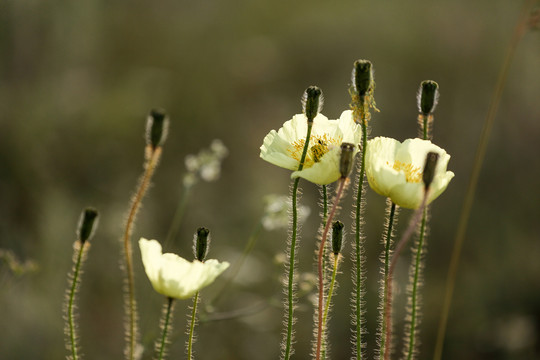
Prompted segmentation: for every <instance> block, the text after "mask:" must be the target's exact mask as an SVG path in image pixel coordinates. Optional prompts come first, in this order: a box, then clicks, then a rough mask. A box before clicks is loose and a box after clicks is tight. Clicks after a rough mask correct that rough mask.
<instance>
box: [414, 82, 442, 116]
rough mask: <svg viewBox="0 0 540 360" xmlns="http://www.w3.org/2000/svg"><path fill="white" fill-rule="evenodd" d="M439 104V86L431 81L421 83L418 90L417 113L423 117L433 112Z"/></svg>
mask: <svg viewBox="0 0 540 360" xmlns="http://www.w3.org/2000/svg"><path fill="white" fill-rule="evenodd" d="M438 102H439V84H437V83H436V82H435V81H432V80H425V81H422V83H421V84H420V89H419V90H418V111H420V112H421V113H422V114H424V115H428V114H431V113H433V112H434V111H435V107H437V103H438Z"/></svg>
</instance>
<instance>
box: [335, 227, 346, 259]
mask: <svg viewBox="0 0 540 360" xmlns="http://www.w3.org/2000/svg"><path fill="white" fill-rule="evenodd" d="M344 227H345V225H343V223H342V222H341V221H336V222H334V223H333V224H332V251H333V252H334V255H338V254H339V253H340V252H341V245H342V244H343V228H344Z"/></svg>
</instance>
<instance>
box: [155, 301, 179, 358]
mask: <svg viewBox="0 0 540 360" xmlns="http://www.w3.org/2000/svg"><path fill="white" fill-rule="evenodd" d="M174 305H175V301H174V299H173V298H171V297H167V302H166V303H165V304H164V306H163V310H162V312H161V319H160V320H159V328H160V329H161V338H160V339H158V340H156V344H155V351H156V354H157V357H155V358H154V359H156V360H162V359H164V358H165V356H167V350H166V346H167V345H169V343H170V341H169V334H170V333H171V330H172V317H173V314H174Z"/></svg>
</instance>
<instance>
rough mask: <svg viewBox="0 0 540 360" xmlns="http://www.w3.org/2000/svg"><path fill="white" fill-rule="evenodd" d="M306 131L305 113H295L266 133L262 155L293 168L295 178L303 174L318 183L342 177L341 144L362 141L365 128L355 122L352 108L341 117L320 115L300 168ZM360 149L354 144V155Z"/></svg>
mask: <svg viewBox="0 0 540 360" xmlns="http://www.w3.org/2000/svg"><path fill="white" fill-rule="evenodd" d="M306 134H307V118H306V116H305V115H303V114H298V115H295V116H293V118H292V119H291V120H289V121H286V122H285V123H284V124H283V127H282V128H281V129H279V130H278V131H275V130H272V131H270V132H269V133H268V135H266V137H265V138H264V142H263V145H262V146H261V155H260V156H261V158H262V159H263V160H266V161H268V162H269V163H271V164H274V165H277V166H280V167H283V168H285V169H289V170H293V171H294V172H293V173H292V175H291V177H292V178H297V177H301V178H304V179H306V180H308V181H311V182H313V183H315V184H321V185H326V184H330V183H332V182H334V181H336V180H337V179H339V178H340V177H341V174H340V172H339V158H340V156H341V149H340V146H341V143H343V142H347V143H352V144H359V143H360V141H361V139H362V128H361V126H360V125H359V124H356V123H355V122H354V120H353V118H352V113H351V111H350V110H347V111H344V112H343V113H342V114H341V117H340V118H339V119H338V120H328V118H327V117H326V116H324V115H322V114H318V115H317V116H316V117H315V119H314V120H313V127H312V129H311V137H310V139H309V148H308V152H307V154H306V160H305V162H304V168H303V169H302V170H301V171H297V170H298V166H299V165H300V158H301V157H302V151H303V149H304V144H305V142H306ZM357 152H358V147H355V151H354V154H353V156H354V155H356V153H357Z"/></svg>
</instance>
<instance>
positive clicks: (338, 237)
mask: <svg viewBox="0 0 540 360" xmlns="http://www.w3.org/2000/svg"><path fill="white" fill-rule="evenodd" d="M344 227H345V225H343V223H342V222H341V221H339V220H338V221H335V222H334V224H332V244H331V248H332V254H333V267H332V271H331V276H330V285H329V286H328V293H327V295H326V305H325V307H324V313H323V320H322V324H323V343H322V349H321V359H326V358H327V356H329V352H330V349H329V344H328V343H327V342H328V337H327V330H326V328H327V324H328V321H329V320H330V317H329V314H330V309H331V304H332V296H333V295H334V292H335V290H337V288H338V283H337V282H336V278H337V272H338V266H339V263H340V262H341V260H342V257H341V256H340V253H341V249H342V247H343V228H344Z"/></svg>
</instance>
